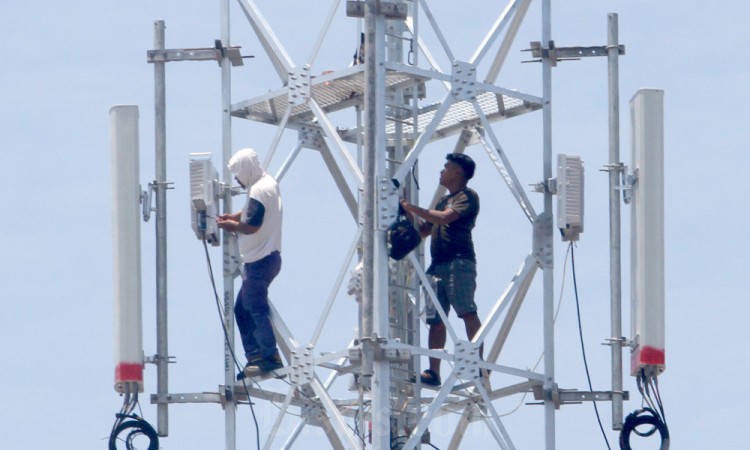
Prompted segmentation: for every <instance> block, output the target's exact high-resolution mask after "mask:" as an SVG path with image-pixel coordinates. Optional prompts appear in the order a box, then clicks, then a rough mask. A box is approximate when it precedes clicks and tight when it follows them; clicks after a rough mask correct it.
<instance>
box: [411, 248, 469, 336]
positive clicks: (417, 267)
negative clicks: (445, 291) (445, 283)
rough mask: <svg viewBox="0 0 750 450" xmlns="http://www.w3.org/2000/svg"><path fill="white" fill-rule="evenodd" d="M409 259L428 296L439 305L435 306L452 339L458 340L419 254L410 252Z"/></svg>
mask: <svg viewBox="0 0 750 450" xmlns="http://www.w3.org/2000/svg"><path fill="white" fill-rule="evenodd" d="M409 259H410V261H411V264H412V266H413V267H414V271H415V272H417V276H418V277H419V280H420V281H421V282H422V286H423V287H424V288H425V289H426V290H427V296H428V297H429V298H430V301H431V302H432V303H433V304H434V305H437V306H436V307H435V310H436V311H437V313H438V315H439V316H440V319H441V320H442V321H443V324H445V328H446V329H448V334H449V335H450V337H451V340H452V341H453V342H458V335H456V331H455V330H454V329H453V327H452V326H451V324H450V321H449V320H448V315H447V314H446V313H445V311H443V308H441V307H440V302H438V299H437V294H436V293H435V290H434V289H432V284H430V281H429V280H428V279H427V274H426V273H425V272H424V268H422V265H421V264H420V263H419V260H417V255H415V254H414V252H411V253H409Z"/></svg>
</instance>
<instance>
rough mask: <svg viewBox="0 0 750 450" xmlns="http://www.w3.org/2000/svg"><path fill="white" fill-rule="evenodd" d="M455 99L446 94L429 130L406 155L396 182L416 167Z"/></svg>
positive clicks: (394, 177) (394, 176) (397, 172)
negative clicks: (420, 155)
mask: <svg viewBox="0 0 750 450" xmlns="http://www.w3.org/2000/svg"><path fill="white" fill-rule="evenodd" d="M454 99H455V98H454V97H453V95H452V94H451V93H450V92H449V93H448V94H446V96H445V98H444V99H443V101H442V103H441V104H440V108H438V110H437V111H436V112H435V116H434V117H433V118H432V121H431V122H430V124H429V125H427V128H425V130H424V132H423V133H422V134H421V135H420V136H419V138H417V142H416V143H415V144H414V147H413V148H412V149H411V151H410V152H409V154H408V155H406V158H404V161H403V162H402V163H401V167H399V168H398V170H397V171H396V173H395V174H394V175H393V179H394V180H397V181H398V182H399V183H401V182H402V180H403V179H404V178H405V177H406V175H407V173H408V172H409V171H410V170H411V166H412V165H414V162H415V161H416V159H417V158H418V157H419V154H420V153H422V149H424V147H425V146H426V145H427V143H428V142H429V141H430V139H431V138H432V135H433V134H434V133H435V130H436V129H437V127H438V125H440V122H441V121H442V120H443V117H445V114H446V113H447V112H448V109H450V107H451V105H452V104H453V102H454ZM415 128H416V127H415Z"/></svg>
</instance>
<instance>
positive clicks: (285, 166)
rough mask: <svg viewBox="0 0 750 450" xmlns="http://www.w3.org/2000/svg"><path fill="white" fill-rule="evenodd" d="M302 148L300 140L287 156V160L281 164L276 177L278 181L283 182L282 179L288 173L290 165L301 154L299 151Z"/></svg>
mask: <svg viewBox="0 0 750 450" xmlns="http://www.w3.org/2000/svg"><path fill="white" fill-rule="evenodd" d="M300 150H302V141H301V140H300V141H298V142H297V145H295V146H294V149H293V150H292V151H291V152H290V153H289V156H287V158H286V160H284V163H283V164H282V165H281V168H280V169H279V171H278V172H276V176H275V177H274V178H276V181H277V182H281V179H282V178H284V175H285V174H286V171H287V170H289V167H290V166H291V165H292V163H293V162H294V160H295V159H297V155H299V151H300Z"/></svg>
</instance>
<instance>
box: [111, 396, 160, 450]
mask: <svg viewBox="0 0 750 450" xmlns="http://www.w3.org/2000/svg"><path fill="white" fill-rule="evenodd" d="M124 389H125V400H124V401H123V403H122V408H120V412H118V413H117V414H115V417H116V419H115V423H114V425H112V431H111V432H110V433H109V450H117V443H118V442H124V443H125V448H126V450H136V447H135V446H134V445H135V439H136V438H137V437H138V436H146V437H147V438H148V443H149V444H148V450H158V448H159V435H158V433H157V432H156V430H154V427H152V426H151V424H149V423H148V422H146V420H144V419H143V418H142V417H140V416H139V415H137V414H135V413H133V411H134V410H135V408H136V407H138V406H139V405H138V386H137V385H136V384H135V383H125V386H124ZM131 391H132V394H131ZM126 430H130V431H128V434H127V435H126V436H125V438H124V439H120V438H119V437H118V436H119V435H120V434H121V433H123V432H124V431H126Z"/></svg>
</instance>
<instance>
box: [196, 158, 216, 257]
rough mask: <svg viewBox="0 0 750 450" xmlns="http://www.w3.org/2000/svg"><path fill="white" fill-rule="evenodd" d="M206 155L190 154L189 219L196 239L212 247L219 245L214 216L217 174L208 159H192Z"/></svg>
mask: <svg viewBox="0 0 750 450" xmlns="http://www.w3.org/2000/svg"><path fill="white" fill-rule="evenodd" d="M206 155H209V154H207V153H191V154H190V217H191V222H192V227H193V231H194V232H195V235H196V236H197V237H198V239H204V237H205V239H206V242H208V243H209V244H211V245H213V246H214V247H216V246H218V245H219V244H220V241H219V227H218V226H217V225H216V216H217V215H218V213H219V194H220V192H219V188H218V186H219V184H218V183H219V173H218V172H217V171H216V167H214V165H213V163H212V162H211V160H210V159H194V158H195V157H200V156H206Z"/></svg>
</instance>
